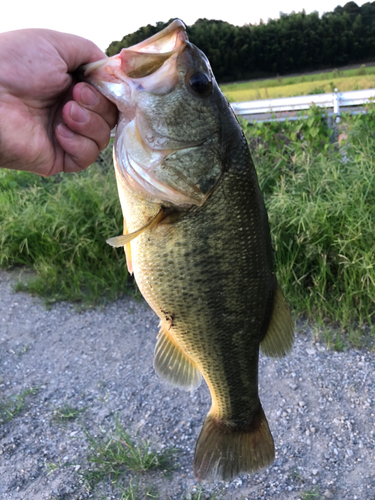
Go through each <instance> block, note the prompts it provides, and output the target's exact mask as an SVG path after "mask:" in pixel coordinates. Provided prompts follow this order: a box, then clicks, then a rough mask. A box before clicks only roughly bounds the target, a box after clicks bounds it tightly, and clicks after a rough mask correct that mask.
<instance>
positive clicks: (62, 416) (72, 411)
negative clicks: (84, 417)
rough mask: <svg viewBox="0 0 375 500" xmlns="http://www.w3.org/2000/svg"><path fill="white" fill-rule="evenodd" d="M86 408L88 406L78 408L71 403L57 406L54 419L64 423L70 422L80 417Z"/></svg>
mask: <svg viewBox="0 0 375 500" xmlns="http://www.w3.org/2000/svg"><path fill="white" fill-rule="evenodd" d="M85 410H86V408H82V409H78V408H73V407H72V406H69V405H65V406H63V407H61V408H56V409H55V410H54V415H53V421H54V422H62V423H66V422H70V421H72V420H75V419H76V418H78V417H79V416H80V415H81V413H83V412H84V411H85Z"/></svg>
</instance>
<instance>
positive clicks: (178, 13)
mask: <svg viewBox="0 0 375 500" xmlns="http://www.w3.org/2000/svg"><path fill="white" fill-rule="evenodd" d="M366 1H368V0H363V1H361V0H359V1H357V2H356V3H357V5H363V4H364V3H365V2H366ZM346 2H347V0H344V1H343V2H341V3H340V0H324V1H323V0H283V1H281V2H280V1H277V0H263V1H262V0H261V1H258V2H251V1H249V0H224V1H220V0H205V1H204V0H188V1H182V0H173V1H171V0H164V1H163V0H139V1H134V0H133V1H130V0H127V1H126V0H121V1H120V0H107V1H103V0H98V1H95V0H91V1H89V0H63V1H60V2H52V1H51V0H8V1H6V2H5V3H4V6H3V7H2V9H1V11H2V12H1V17H0V33H1V32H3V31H10V30H15V29H22V28H48V29H53V30H57V31H65V32H67V33H74V34H76V35H80V36H83V37H85V38H88V39H90V40H92V41H93V42H95V43H96V44H97V45H98V46H99V47H100V48H101V49H102V50H105V49H106V48H107V47H108V45H109V44H110V43H111V42H112V41H114V40H121V39H122V38H123V36H125V35H127V34H129V33H132V32H133V31H136V30H137V29H138V28H140V27H141V26H145V25H147V24H152V25H155V23H156V22H157V21H163V22H166V21H168V20H169V19H170V18H176V17H179V18H180V19H182V20H183V21H184V22H185V24H188V25H191V24H194V22H195V21H196V20H197V19H199V18H207V19H217V20H222V21H227V22H229V23H231V24H235V25H237V26H242V25H243V24H245V23H251V24H256V23H259V20H260V19H263V21H265V22H266V21H267V19H269V18H271V19H277V18H278V17H279V12H280V11H282V12H284V13H286V14H289V13H290V12H292V11H293V10H294V11H295V12H300V11H301V10H302V9H305V11H306V13H310V12H312V11H314V10H317V11H318V12H319V14H320V15H321V14H322V13H323V12H329V11H332V10H333V9H334V8H335V7H336V6H337V5H342V6H343V5H345V3H346ZM244 5H245V7H244Z"/></svg>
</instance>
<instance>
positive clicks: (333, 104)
mask: <svg viewBox="0 0 375 500" xmlns="http://www.w3.org/2000/svg"><path fill="white" fill-rule="evenodd" d="M371 98H375V89H367V90H352V91H349V92H338V91H337V90H336V91H335V92H332V93H330V94H315V95H301V96H298V97H281V98H278V99H264V100H261V101H248V102H234V103H231V106H232V109H233V111H234V112H235V113H236V115H237V116H241V117H242V118H245V119H247V120H249V121H271V120H278V121H283V120H285V119H287V118H289V119H292V120H293V119H294V120H296V119H298V118H299V117H298V116H293V115H295V114H296V113H297V112H298V111H303V110H306V109H309V108H310V106H311V105H312V104H315V105H316V106H320V107H321V108H332V109H333V111H331V112H329V113H328V115H330V116H332V115H339V114H340V109H341V111H349V112H351V113H352V112H354V113H358V112H364V110H361V109H360V106H362V105H363V104H365V103H366V102H368V101H369V100H370V99H371Z"/></svg>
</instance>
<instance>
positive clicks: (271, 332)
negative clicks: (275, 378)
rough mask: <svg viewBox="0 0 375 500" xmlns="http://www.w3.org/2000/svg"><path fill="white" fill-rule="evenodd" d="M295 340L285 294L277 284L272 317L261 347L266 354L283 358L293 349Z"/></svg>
mask: <svg viewBox="0 0 375 500" xmlns="http://www.w3.org/2000/svg"><path fill="white" fill-rule="evenodd" d="M293 342H294V332H293V321H292V317H291V315H290V310H289V307H288V304H287V303H286V300H285V297H284V294H283V292H282V291H281V288H280V286H279V285H277V288H276V292H275V299H274V306H273V312H272V318H271V321H270V324H269V327H268V330H267V333H266V336H265V337H264V339H263V341H262V342H261V344H260V348H261V350H262V352H263V354H265V355H266V356H271V357H273V358H281V357H282V356H285V354H287V353H288V352H290V351H291V349H292V346H293Z"/></svg>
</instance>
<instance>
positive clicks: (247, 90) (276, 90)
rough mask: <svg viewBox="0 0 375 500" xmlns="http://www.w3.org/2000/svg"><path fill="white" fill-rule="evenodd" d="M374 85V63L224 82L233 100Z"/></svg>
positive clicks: (342, 90) (223, 88)
mask: <svg viewBox="0 0 375 500" xmlns="http://www.w3.org/2000/svg"><path fill="white" fill-rule="evenodd" d="M335 88H337V89H338V90H339V91H340V92H344V91H347V90H361V89H370V88H375V67H369V68H366V67H365V66H364V65H363V66H361V67H360V68H357V69H348V70H344V71H339V70H337V69H335V70H334V71H331V72H325V73H315V74H310V75H309V74H308V75H301V76H292V77H286V78H282V77H280V78H272V79H268V80H255V81H252V82H243V83H233V84H228V85H221V89H222V91H223V92H224V94H225V95H226V97H227V99H228V100H229V101H230V102H243V101H254V100H257V99H276V98H277V97H293V96H298V95H309V94H320V93H321V94H324V93H327V92H333V91H334V89H335Z"/></svg>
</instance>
